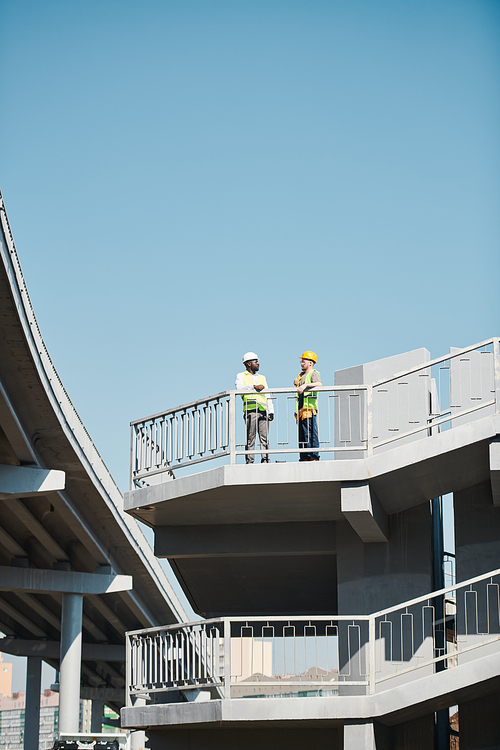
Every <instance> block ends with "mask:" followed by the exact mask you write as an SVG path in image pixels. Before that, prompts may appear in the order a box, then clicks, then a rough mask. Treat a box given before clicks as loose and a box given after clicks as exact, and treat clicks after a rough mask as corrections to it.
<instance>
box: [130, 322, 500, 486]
mask: <svg viewBox="0 0 500 750" xmlns="http://www.w3.org/2000/svg"><path fill="white" fill-rule="evenodd" d="M488 346H491V347H492V348H493V351H492V352H491V353H492V354H493V373H492V374H493V382H494V397H493V398H491V399H489V400H488V401H482V402H481V403H479V404H477V405H476V406H473V407H469V408H467V409H462V410H460V411H455V412H453V411H452V409H453V408H455V407H452V406H451V405H450V407H449V408H445V409H443V410H440V411H438V412H436V413H432V414H429V416H428V419H427V421H426V423H425V424H422V425H419V426H418V427H415V428H413V429H410V430H406V431H405V432H398V434H395V435H393V436H391V437H389V438H385V439H382V440H380V439H377V438H375V437H374V434H373V430H374V396H375V394H376V393H377V392H378V390H379V389H381V388H382V387H383V386H387V385H389V384H391V383H395V382H398V381H400V380H401V379H403V378H408V377H410V376H411V375H418V374H419V373H421V372H422V371H428V373H429V378H430V377H431V375H430V373H431V369H432V368H433V367H435V366H437V365H440V364H443V363H446V362H451V361H452V360H454V359H457V358H461V357H463V356H464V355H465V354H468V353H471V352H474V351H477V350H480V349H484V348H485V347H488ZM444 369H448V368H444ZM317 391H318V393H329V394H333V396H334V397H335V396H336V395H340V394H342V393H349V394H350V395H352V394H353V393H357V394H360V395H362V396H363V399H364V408H363V409H362V410H361V411H362V413H363V424H361V425H360V430H361V434H362V435H363V437H361V439H360V442H361V443H362V444H361V445H333V446H324V445H320V447H319V448H318V449H317V450H318V452H320V453H325V454H328V453H334V454H336V455H341V454H342V453H343V452H349V453H352V452H354V451H357V452H360V453H361V454H363V455H364V456H371V455H373V453H374V451H375V450H376V449H378V448H381V447H383V446H387V445H390V444H397V442H398V441H400V440H403V439H404V438H409V437H413V436H415V435H418V434H419V433H423V434H424V435H429V434H431V432H432V430H433V429H434V428H436V429H437V430H438V431H439V429H440V428H441V427H442V426H443V425H445V424H451V423H452V422H453V421H454V420H456V419H459V418H461V417H464V416H469V415H471V414H473V413H475V412H479V411H480V410H482V409H485V408H487V407H490V406H496V409H495V411H496V413H497V414H498V413H500V338H498V337H494V338H490V339H486V340H485V341H482V342H480V343H478V344H474V345H473V346H469V347H465V348H463V349H459V350H457V351H456V352H454V353H453V354H447V355H445V356H442V357H438V358H436V359H433V360H430V361H428V362H424V363H422V364H420V365H418V366H415V367H412V368H409V369H407V370H404V371H401V372H399V373H397V374H396V375H393V376H391V377H390V378H382V379H380V380H378V381H376V382H374V383H370V384H361V385H342V386H339V385H336V386H322V387H320V388H317ZM262 394H264V395H270V396H272V395H279V394H289V395H295V394H296V389H295V388H273V389H272V390H271V389H267V390H265V391H262ZM241 395H242V394H241V392H239V391H236V390H228V391H222V392H220V393H217V394H214V395H212V396H208V397H205V398H202V399H198V400H196V401H191V402H189V403H187V404H183V405H181V406H177V407H173V408H171V409H167V410H165V411H162V412H157V413H156V414H152V415H150V416H148V417H145V418H142V419H137V420H134V421H133V422H131V443H130V445H131V449H130V488H131V489H133V488H134V486H141V484H142V483H144V482H146V480H147V479H148V477H153V476H155V475H157V474H162V473H165V472H170V473H171V472H172V471H173V470H174V469H176V468H178V469H182V468H185V467H187V466H192V465H195V464H198V463H204V462H206V461H211V460H213V459H220V458H224V457H227V456H229V463H230V464H231V465H234V464H235V463H236V462H237V458H238V457H239V456H245V455H247V454H249V453H252V454H254V455H260V454H263V453H269V454H276V455H286V454H291V453H305V452H310V449H309V448H299V447H297V448H295V447H294V448H283V447H280V448H274V447H272V446H270V447H269V449H267V450H263V449H256V450H253V451H247V450H243V449H241V450H238V446H237V443H236V439H237V438H236V424H237V420H238V419H239V417H240V416H241V414H240V410H239V409H238V407H239V405H240V403H239V402H240V400H241ZM167 425H169V428H168V427H167ZM167 429H170V433H169V437H168V441H169V442H168V445H167V438H166V437H165V433H166V431H167ZM162 430H163V432H162ZM341 442H345V441H341ZM175 452H177V455H174V453H175ZM179 452H180V455H178V454H179ZM154 454H156V458H154ZM203 454H205V455H203Z"/></svg>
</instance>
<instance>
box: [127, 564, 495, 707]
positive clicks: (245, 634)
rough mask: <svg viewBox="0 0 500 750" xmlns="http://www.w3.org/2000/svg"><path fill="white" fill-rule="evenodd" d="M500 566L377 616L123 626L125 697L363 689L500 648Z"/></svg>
mask: <svg viewBox="0 0 500 750" xmlns="http://www.w3.org/2000/svg"><path fill="white" fill-rule="evenodd" d="M499 590H500V569H499V570H495V571H492V572H490V573H487V574H485V575H482V576H478V577H476V578H472V579H469V580H468V581H464V582H463V583H460V584H457V585H455V586H453V587H447V588H445V589H441V590H440V591H436V592H433V593H431V594H428V595H425V596H421V597H418V598H416V599H412V600H411V601H408V602H405V603H403V604H400V605H398V606H395V607H391V608H388V609H385V610H382V611H380V612H376V613H374V614H371V615H365V616H362V615H356V616H340V615H336V616H333V617H325V616H312V617H310V618H306V617H290V618H288V617H270V618H268V619H266V618H263V617H256V618H244V617H235V618H216V619H211V620H204V621H201V622H190V623H185V624H176V625H169V626H166V627H163V628H161V627H160V628H149V629H146V630H136V631H132V632H129V633H127V634H126V656H127V663H126V670H127V672H126V693H127V695H126V699H127V705H132V703H133V701H134V700H135V698H137V697H140V698H145V699H146V700H155V701H156V702H158V699H160V702H161V699H162V698H161V694H163V700H165V698H167V697H168V696H167V695H166V694H168V693H171V692H178V691H183V692H185V691H189V690H193V689H196V690H202V691H203V690H210V691H211V694H212V696H217V697H221V698H225V699H230V698H232V699H234V698H244V697H252V696H253V697H257V696H259V697H269V698H272V697H273V696H281V697H284V696H285V697H286V696H290V697H291V696H302V697H303V696H307V695H332V696H336V695H367V694H373V693H376V692H377V690H379V689H380V690H387V689H388V688H391V687H396V686H399V685H401V684H402V683H405V682H408V681H409V680H413V679H417V678H419V677H422V676H424V675H428V674H433V673H434V672H436V671H441V669H444V668H447V669H450V668H454V667H457V666H459V665H461V664H464V663H465V662H469V661H470V660H471V659H474V658H477V657H479V656H487V655H490V654H491V653H498V652H499V650H500V595H499Z"/></svg>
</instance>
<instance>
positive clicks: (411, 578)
mask: <svg viewBox="0 0 500 750" xmlns="http://www.w3.org/2000/svg"><path fill="white" fill-rule="evenodd" d="M318 391H319V433H320V454H321V461H319V462H313V463H307V462H298V460H297V458H298V450H297V443H296V428H295V424H294V420H293V412H294V410H295V392H294V389H287V388H277V389H273V390H270V391H269V392H268V395H269V397H270V398H273V399H274V401H275V408H274V412H275V419H274V422H273V423H272V425H270V450H269V452H270V455H271V459H272V462H271V463H270V464H267V463H264V464H260V465H259V464H257V463H255V464H250V465H247V464H245V463H244V456H245V454H246V452H247V451H246V449H245V437H244V435H243V434H242V428H243V420H242V419H241V403H239V401H240V395H239V394H238V393H237V392H236V391H228V392H224V393H219V394H215V395H214V396H210V397H207V398H203V399H200V400H198V401H193V402H191V403H189V404H184V405H182V406H179V407H175V408H172V409H168V410H166V411H164V412H162V413H158V414H154V415H151V416H150V417H147V418H143V419H140V420H136V421H134V422H133V423H132V445H131V448H132V450H131V456H132V463H131V488H130V492H128V493H126V494H125V499H124V502H125V510H126V511H127V512H128V513H129V514H131V515H132V516H134V517H136V518H138V519H141V520H142V521H144V522H145V523H146V524H148V525H149V526H151V528H153V529H154V533H155V554H156V555H157V556H159V557H165V558H168V559H169V560H170V562H171V564H172V567H173V569H174V571H175V573H176V575H177V577H178V579H179V581H180V583H181V585H182V587H183V589H184V591H185V593H186V595H187V596H188V598H189V600H190V602H191V605H192V606H193V608H194V610H195V611H197V612H198V613H199V614H200V615H202V616H203V617H204V618H206V619H205V620H200V621H199V622H192V623H184V624H182V625H178V624H175V625H172V626H164V627H160V628H149V629H141V630H136V631H131V632H129V633H128V636H127V638H128V643H127V694H128V699H127V700H128V702H127V706H126V707H125V708H124V709H122V722H123V724H124V725H125V726H129V727H142V728H147V730H148V732H149V736H150V740H151V743H152V747H153V749H154V750H157V749H159V748H168V749H169V750H171V749H174V750H178V749H179V750H181V749H182V750H183V749H184V748H189V747H201V746H203V747H205V748H212V747H214V748H215V747H217V748H232V747H235V746H238V747H239V748H241V749H242V750H244V749H246V748H247V747H248V748H253V747H255V746H257V745H259V746H260V747H262V748H263V750H265V749H267V748H271V747H272V748H281V747H283V748H285V747H286V748H299V747H300V748H302V747H305V746H307V747H309V748H319V747H322V748H323V747H330V748H334V749H335V750H336V749H337V748H338V749H339V750H340V748H344V750H358V748H369V749H371V750H374V749H375V748H377V750H385V749H386V748H387V749H388V750H399V749H400V748H401V749H402V748H405V750H413V748H415V750H416V749H417V748H418V750H426V748H434V747H439V748H440V749H441V748H445V747H446V748H447V747H449V724H448V708H449V707H450V706H453V705H454V704H458V705H459V715H460V748H461V750H464V748H465V749H466V750H471V749H472V748H475V749H477V748H479V749H481V748H482V749H484V750H486V748H491V747H497V746H498V745H499V744H500V743H499V730H498V724H497V721H496V717H497V716H498V710H499V709H500V677H499V675H500V595H499V591H500V485H499V472H500V353H499V339H498V338H492V339H488V340H486V341H483V342H480V343H478V344H475V345H473V346H470V347H467V348H465V349H451V350H450V352H449V353H448V354H446V355H443V356H442V357H439V358H437V359H433V360H431V358H430V354H429V352H428V351H427V350H425V349H419V350H416V351H413V352H406V353H404V354H401V355H398V356H396V357H390V358H387V359H384V360H380V361H377V362H371V363H367V364H365V365H362V366H359V367H353V368H349V369H347V370H343V371H338V372H337V373H336V375H335V385H334V386H331V387H330V386H329V387H326V386H325V387H322V388H320V389H318ZM259 452H262V451H260V450H259V449H257V450H256V451H255V453H256V454H257V455H258V454H259ZM212 467H213V468H212ZM449 493H453V506H454V527H455V528H454V531H455V568H454V571H453V577H448V580H446V579H445V576H444V574H443V539H442V496H443V495H446V494H449ZM181 693H182V695H181ZM188 694H189V695H190V697H191V700H189V701H188V702H185V700H184V697H183V696H186V695H188ZM138 697H140V698H141V699H142V700H143V701H146V705H142V706H137V705H134V701H136V699H137V698H138Z"/></svg>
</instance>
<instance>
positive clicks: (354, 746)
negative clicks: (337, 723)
mask: <svg viewBox="0 0 500 750" xmlns="http://www.w3.org/2000/svg"><path fill="white" fill-rule="evenodd" d="M376 747H377V746H376V744H375V727H374V725H373V722H372V721H346V722H344V750H361V748H362V749H363V750H376Z"/></svg>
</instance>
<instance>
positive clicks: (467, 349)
mask: <svg viewBox="0 0 500 750" xmlns="http://www.w3.org/2000/svg"><path fill="white" fill-rule="evenodd" d="M497 341H500V338H499V337H498V336H493V337H492V338H490V339H486V340H485V341H481V342H480V343H479V344H473V346H466V347H465V348H464V349H458V350H457V351H456V352H454V353H453V354H445V355H444V356H443V357H437V359H430V360H429V361H428V362H424V363H423V364H421V365H416V366H415V367H411V368H410V369H408V370H402V371H401V372H398V373H396V374H395V375H391V376H390V377H389V378H382V379H381V380H377V381H375V382H374V383H372V384H371V385H372V388H378V386H380V385H385V383H390V382H391V380H397V379H398V378H402V377H405V376H407V375H413V374H414V373H416V372H419V371H420V370H426V369H427V368H428V367H434V365H438V364H439V363H440V362H446V361H447V360H449V359H455V358H456V357H461V356H462V355H463V354H467V353H468V352H473V351H475V350H476V349H481V347H483V346H489V345H490V344H495V342H497Z"/></svg>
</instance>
